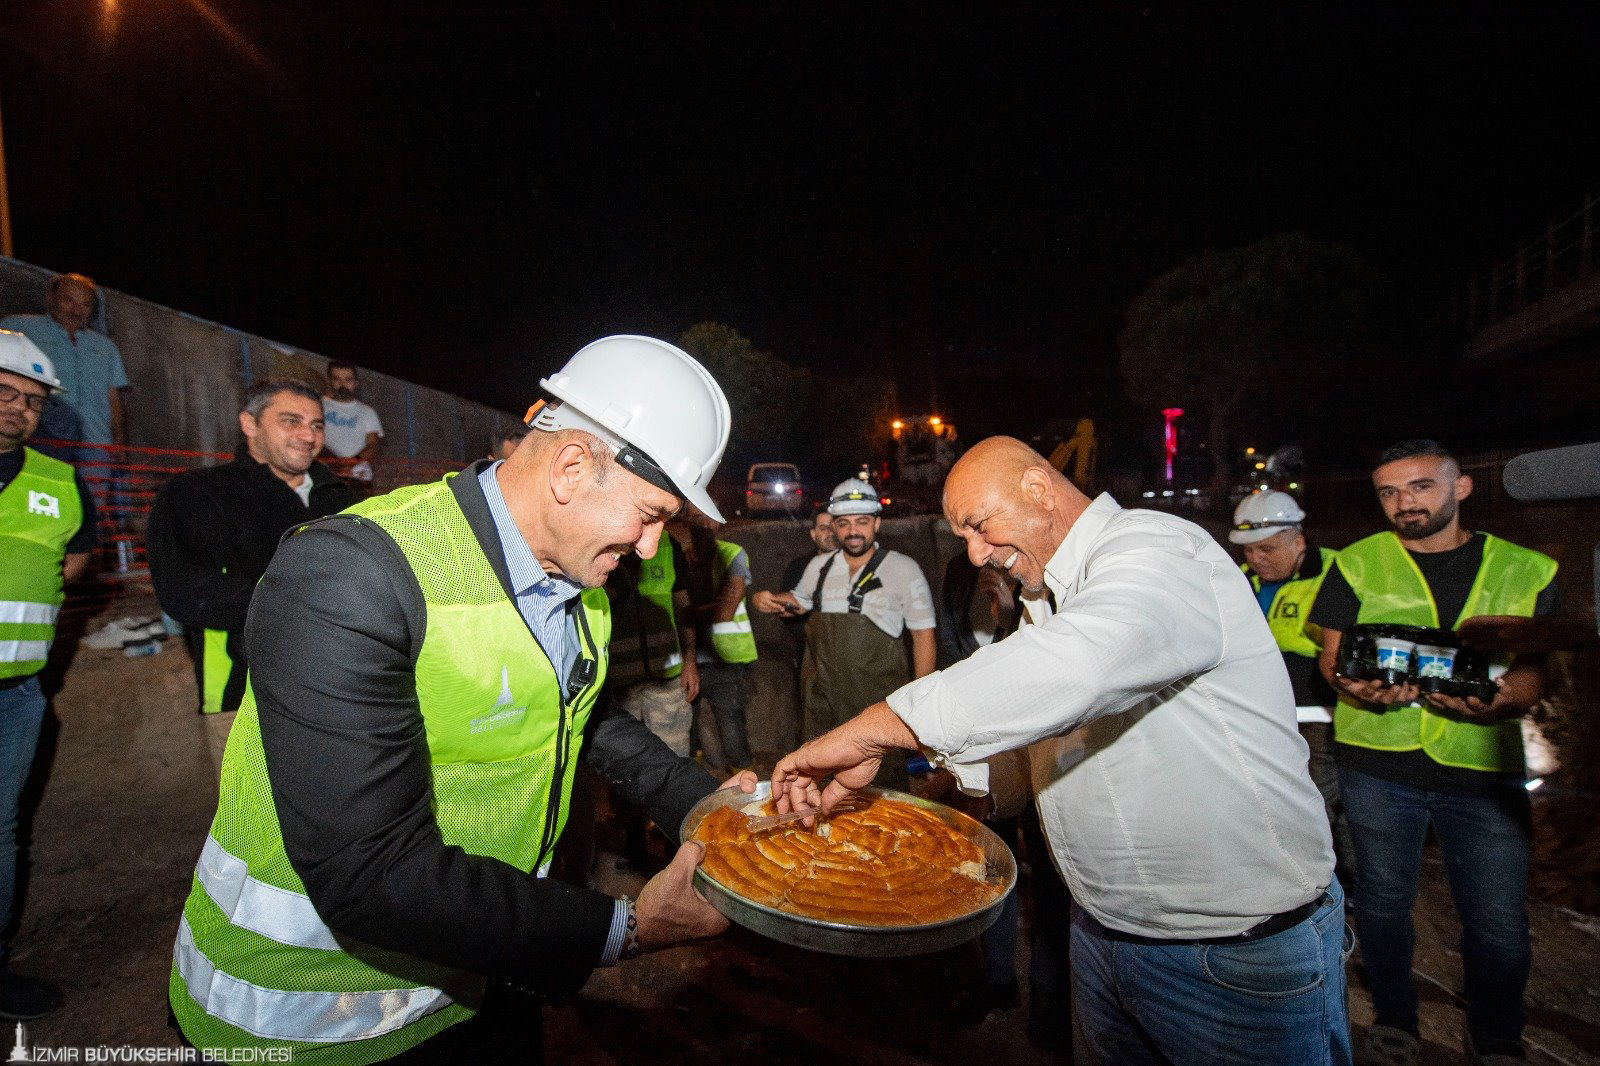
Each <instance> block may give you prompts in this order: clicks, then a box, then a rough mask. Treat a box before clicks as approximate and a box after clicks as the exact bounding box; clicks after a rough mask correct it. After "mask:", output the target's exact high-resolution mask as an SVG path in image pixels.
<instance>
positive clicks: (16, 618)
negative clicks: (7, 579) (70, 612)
mask: <svg viewBox="0 0 1600 1066" xmlns="http://www.w3.org/2000/svg"><path fill="white" fill-rule="evenodd" d="M60 613H61V609H60V608H59V607H57V606H55V605H54V604H50V603H29V602H28V601H27V600H0V622H15V623H18V624H20V625H30V626H38V625H44V626H53V625H55V624H56V616H57V615H59V614H60Z"/></svg>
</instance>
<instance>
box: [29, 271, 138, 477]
mask: <svg viewBox="0 0 1600 1066" xmlns="http://www.w3.org/2000/svg"><path fill="white" fill-rule="evenodd" d="M99 299H100V290H99V288H98V287H97V286H96V285H95V283H94V281H93V279H91V278H87V277H85V276H84V275H82V274H58V275H56V276H55V277H54V278H52V279H50V287H49V291H48V293H47V295H46V298H45V309H46V313H45V314H42V315H7V316H6V317H5V318H3V319H0V329H9V330H15V331H16V332H18V333H23V334H26V335H27V337H28V339H29V340H31V341H33V343H34V344H37V345H38V346H39V348H40V349H41V350H42V351H43V352H44V353H45V354H46V355H48V356H49V357H50V361H51V363H52V364H54V366H55V368H56V373H57V374H59V375H60V377H61V388H62V395H61V399H62V400H63V401H65V403H66V405H68V406H70V407H71V408H72V412H73V413H74V414H76V416H77V422H76V425H75V426H74V423H73V422H72V419H71V417H70V416H68V417H67V418H66V419H65V420H64V421H63V420H59V416H54V415H53V414H52V416H51V417H48V418H47V419H46V420H45V421H44V422H43V423H42V424H41V426H40V431H41V432H42V433H43V434H44V435H46V436H52V437H56V439H59V440H81V441H86V442H88V443H91V444H126V443H128V433H127V419H126V415H125V412H124V406H123V396H122V393H123V390H124V389H126V388H127V387H128V372H127V371H126V370H125V369H124V368H123V365H122V351H121V350H120V349H119V348H118V347H117V345H116V342H115V341H113V340H112V339H111V338H110V337H107V336H106V335H105V334H103V333H97V332H96V331H94V330H92V329H90V328H89V323H90V322H93V321H94V316H95V311H96V309H97V308H98V306H99ZM68 434H75V435H68ZM95 457H99V454H98V453H97V454H96V456H95ZM83 458H89V456H87V455H86V456H83Z"/></svg>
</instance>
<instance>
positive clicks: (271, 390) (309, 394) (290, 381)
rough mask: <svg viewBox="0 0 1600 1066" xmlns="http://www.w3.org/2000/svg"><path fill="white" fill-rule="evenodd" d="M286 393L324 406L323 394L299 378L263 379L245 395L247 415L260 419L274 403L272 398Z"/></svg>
mask: <svg viewBox="0 0 1600 1066" xmlns="http://www.w3.org/2000/svg"><path fill="white" fill-rule="evenodd" d="M284 392H292V393H294V394H295V395H296V396H304V397H305V398H306V399H308V400H311V401H313V402H314V403H315V404H316V405H317V406H318V407H321V406H322V393H320V392H318V391H317V390H316V389H314V388H312V387H311V386H310V385H307V384H306V383H305V382H303V381H301V380H300V379H299V378H262V379H261V380H260V381H258V382H256V383H255V384H254V385H252V386H250V391H249V392H247V393H245V394H244V410H245V414H247V415H249V416H250V417H251V418H260V417H261V412H262V411H265V410H266V409H267V404H269V403H271V402H272V398H273V397H274V396H277V395H278V394H279V393H284Z"/></svg>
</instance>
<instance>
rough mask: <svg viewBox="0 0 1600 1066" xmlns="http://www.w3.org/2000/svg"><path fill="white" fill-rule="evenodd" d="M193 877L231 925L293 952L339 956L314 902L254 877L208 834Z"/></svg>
mask: <svg viewBox="0 0 1600 1066" xmlns="http://www.w3.org/2000/svg"><path fill="white" fill-rule="evenodd" d="M194 876H195V878H196V879H197V880H198V881H199V882H200V887H201V888H203V889H205V890H206V895H208V896H210V897H211V902H213V903H215V904H216V905H217V907H218V909H219V910H221V911H222V913H223V914H226V915H227V916H228V920H229V921H230V922H232V923H233V924H234V925H236V926H238V927H239V928H240V929H248V930H250V931H251V932H252V933H260V934H261V935H262V936H264V937H267V938H268V939H269V940H276V941H277V942H278V943H280V944H288V945H289V946H291V947H300V948H316V949H317V950H319V951H339V950H340V947H339V941H338V939H337V938H336V937H335V936H334V935H333V930H332V929H329V928H328V927H327V926H326V925H325V924H323V921H322V919H321V918H320V917H318V916H317V909H316V908H315V907H313V906H312V905H311V899H310V897H308V896H306V895H304V894H302V893H300V892H292V891H290V890H289V889H287V888H278V887H277V886H276V885H269V884H267V883H266V882H265V881H259V880H257V879H256V878H254V877H251V876H250V867H249V865H248V864H247V863H246V862H245V861H244V860H243V859H241V858H239V857H237V856H235V855H230V854H228V849H226V848H224V847H223V846H222V845H221V844H219V843H217V838H216V837H214V836H211V835H209V834H207V836H206V846H205V847H204V848H202V849H201V851H200V862H199V863H198V864H196V866H195V869H194Z"/></svg>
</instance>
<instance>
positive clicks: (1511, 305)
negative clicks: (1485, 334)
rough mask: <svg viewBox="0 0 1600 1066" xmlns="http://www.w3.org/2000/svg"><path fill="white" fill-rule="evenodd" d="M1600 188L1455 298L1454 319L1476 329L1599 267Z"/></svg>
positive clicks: (1519, 245)
mask: <svg viewBox="0 0 1600 1066" xmlns="http://www.w3.org/2000/svg"><path fill="white" fill-rule="evenodd" d="M1597 225H1600V191H1596V192H1590V193H1589V194H1588V195H1587V196H1585V197H1584V200H1583V206H1582V207H1580V208H1579V209H1578V211H1577V212H1576V213H1575V214H1573V215H1570V216H1569V217H1567V218H1565V219H1551V220H1550V222H1549V224H1548V225H1547V226H1546V227H1545V232H1544V234H1543V236H1539V237H1534V238H1532V239H1531V240H1523V241H1521V242H1519V243H1518V245H1517V253H1516V255H1514V256H1512V257H1511V258H1510V259H1507V260H1504V261H1503V262H1499V263H1496V264H1495V265H1494V266H1492V267H1490V268H1489V269H1488V270H1487V271H1485V272H1484V273H1482V274H1480V275H1478V276H1477V277H1475V278H1473V279H1472V280H1471V281H1470V282H1468V283H1467V287H1466V289H1465V291H1463V292H1457V293H1455V294H1453V295H1452V296H1451V299H1450V320H1451V321H1452V322H1453V323H1454V324H1455V325H1457V326H1462V327H1465V328H1466V329H1468V330H1469V331H1472V332H1476V331H1478V330H1481V329H1485V328H1487V327H1488V326H1491V325H1493V324H1494V323H1496V322H1498V321H1500V320H1501V319H1503V318H1505V317H1507V316H1508V315H1511V314H1515V313H1516V312H1517V311H1519V310H1521V309H1522V308H1524V307H1526V306H1528V305H1529V304H1531V303H1534V302H1536V301H1538V300H1541V299H1543V298H1544V297H1546V296H1549V295H1550V294H1551V293H1553V292H1555V291H1557V290H1558V289H1561V288H1563V287H1565V286H1567V285H1571V284H1572V283H1573V282H1576V281H1581V280H1583V279H1584V278H1587V277H1588V276H1589V275H1590V274H1592V273H1594V270H1595V265H1596V264H1595V227H1596V226H1597Z"/></svg>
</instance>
